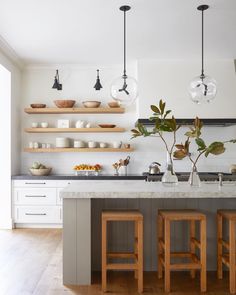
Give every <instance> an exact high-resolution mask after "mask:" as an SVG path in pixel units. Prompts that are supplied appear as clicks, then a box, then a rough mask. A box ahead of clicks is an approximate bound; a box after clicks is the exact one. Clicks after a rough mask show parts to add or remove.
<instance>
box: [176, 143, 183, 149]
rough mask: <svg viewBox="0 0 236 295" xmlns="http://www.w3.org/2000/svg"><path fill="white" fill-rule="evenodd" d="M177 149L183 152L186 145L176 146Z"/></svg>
mask: <svg viewBox="0 0 236 295" xmlns="http://www.w3.org/2000/svg"><path fill="white" fill-rule="evenodd" d="M175 147H176V148H177V149H178V150H183V149H184V145H183V144H182V143H181V144H176V145H175Z"/></svg>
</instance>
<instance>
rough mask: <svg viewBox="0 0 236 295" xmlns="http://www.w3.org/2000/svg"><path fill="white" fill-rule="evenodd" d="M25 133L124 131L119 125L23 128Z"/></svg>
mask: <svg viewBox="0 0 236 295" xmlns="http://www.w3.org/2000/svg"><path fill="white" fill-rule="evenodd" d="M25 132H27V133H87V132H89V133H101V132H125V128H119V127H110V128H106V127H89V128H49V127H45V128H40V127H36V128H25Z"/></svg>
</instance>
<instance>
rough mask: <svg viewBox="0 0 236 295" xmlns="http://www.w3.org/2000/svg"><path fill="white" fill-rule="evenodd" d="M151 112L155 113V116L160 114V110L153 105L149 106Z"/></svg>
mask: <svg viewBox="0 0 236 295" xmlns="http://www.w3.org/2000/svg"><path fill="white" fill-rule="evenodd" d="M151 110H152V111H153V112H154V113H157V114H160V113H161V112H160V110H159V109H158V107H157V106H155V105H153V104H152V105H151Z"/></svg>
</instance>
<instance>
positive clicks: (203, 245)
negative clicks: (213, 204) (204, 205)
mask: <svg viewBox="0 0 236 295" xmlns="http://www.w3.org/2000/svg"><path fill="white" fill-rule="evenodd" d="M200 223H201V225H200V227H201V228H200V231H201V233H200V240H201V248H200V261H201V292H206V289H207V286H206V285H207V282H206V280H207V278H206V219H205V218H204V219H202V220H201V221H200Z"/></svg>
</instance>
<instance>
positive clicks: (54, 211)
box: [14, 206, 62, 223]
mask: <svg viewBox="0 0 236 295" xmlns="http://www.w3.org/2000/svg"><path fill="white" fill-rule="evenodd" d="M14 222H16V223H61V222H62V210H61V207H60V206H15V207H14Z"/></svg>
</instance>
